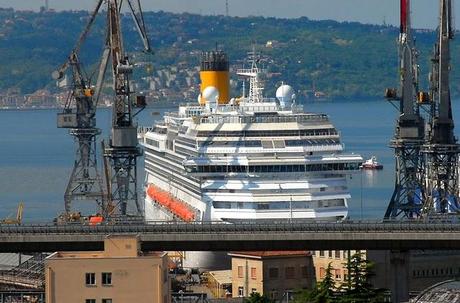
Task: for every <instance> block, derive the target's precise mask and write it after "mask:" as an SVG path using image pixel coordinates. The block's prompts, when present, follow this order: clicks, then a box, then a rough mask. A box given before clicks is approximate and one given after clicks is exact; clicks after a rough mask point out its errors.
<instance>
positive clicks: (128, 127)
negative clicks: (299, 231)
mask: <svg viewBox="0 0 460 303" xmlns="http://www.w3.org/2000/svg"><path fill="white" fill-rule="evenodd" d="M122 3H123V1H121V0H120V1H119V0H107V1H106V0H98V1H97V4H96V8H95V9H94V11H93V13H92V14H91V16H90V18H89V21H88V23H87V26H86V28H85V29H84V31H83V32H82V34H81V35H80V38H79V40H78V41H77V44H76V46H75V47H74V49H73V50H72V52H71V55H70V57H69V60H68V61H66V63H64V65H63V66H62V67H61V68H60V69H59V70H58V71H56V72H55V73H53V77H54V78H55V79H56V80H62V79H63V78H64V76H65V72H66V71H67V69H68V68H69V67H71V68H72V77H73V85H72V95H71V98H69V100H68V102H67V104H66V108H65V110H64V113H62V114H60V115H59V117H58V126H59V127H62V128H70V129H71V131H70V134H71V135H72V136H74V137H75V139H76V141H77V143H78V148H77V156H76V161H75V165H74V169H73V171H72V175H71V178H70V181H69V185H68V187H67V190H66V193H65V209H66V212H67V214H69V213H70V212H71V211H72V204H73V201H74V200H79V199H85V200H95V201H96V202H97V205H98V207H99V209H100V213H101V214H102V215H103V216H104V217H110V216H115V215H121V216H125V215H126V214H127V209H128V205H135V207H136V211H137V215H138V214H139V213H140V212H141V208H140V206H139V202H138V197H137V172H136V168H137V158H138V157H139V156H140V155H142V150H141V149H140V147H139V145H138V140H137V127H136V125H134V123H133V118H134V117H135V115H136V114H137V113H138V112H137V113H133V112H134V110H133V107H134V106H136V105H137V106H139V107H141V109H143V108H144V107H145V98H142V97H138V98H137V99H136V101H137V102H133V97H132V95H133V93H134V91H133V90H132V88H131V83H130V81H131V74H132V73H133V68H134V66H133V64H132V63H131V62H130V61H129V57H128V56H127V55H126V54H125V52H124V48H123V39H122V34H121V32H122V30H121V9H122V7H121V4H122ZM124 3H127V5H128V8H129V10H130V12H131V15H132V17H133V20H134V24H135V26H136V28H137V30H138V32H139V34H140V36H141V39H142V41H143V44H144V50H145V51H146V52H150V43H149V40H148V38H147V34H146V26H145V23H144V18H143V14H142V10H141V5H140V0H126V1H124ZM104 4H107V35H106V41H105V49H104V52H103V54H102V59H101V62H100V66H99V73H98V77H97V81H96V85H95V87H94V88H93V87H92V86H91V84H90V81H89V80H88V79H87V77H85V75H84V73H83V71H82V67H81V64H80V62H79V61H78V53H79V51H80V48H81V46H82V44H83V43H84V41H85V40H86V38H87V36H88V34H89V32H90V30H91V28H92V25H93V24H94V22H95V20H96V17H97V15H98V14H99V12H100V10H101V8H102V6H103V5H104ZM110 59H111V60H110ZM109 62H111V64H110V65H111V67H112V68H111V70H112V74H113V90H114V93H115V97H114V102H113V116H112V134H111V139H110V141H109V144H108V145H105V144H104V145H103V150H104V157H105V158H104V159H105V161H104V163H105V164H106V165H105V168H106V169H105V183H106V184H105V185H106V187H104V186H103V182H102V178H101V176H100V174H99V173H98V170H97V160H96V159H97V153H96V137H97V136H98V135H99V134H100V130H99V129H97V128H96V127H95V125H96V118H95V116H96V108H97V103H98V100H99V97H100V95H101V91H102V87H103V84H104V80H105V74H106V70H107V67H108V66H109ZM64 79H65V78H64ZM73 101H75V102H73ZM74 103H75V105H76V109H73V107H72V105H73V104H74ZM109 166H110V168H111V169H110V168H109ZM104 189H105V190H104Z"/></svg>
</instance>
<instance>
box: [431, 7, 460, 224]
mask: <svg viewBox="0 0 460 303" xmlns="http://www.w3.org/2000/svg"><path fill="white" fill-rule="evenodd" d="M439 20H440V25H439V36H438V42H437V43H436V44H435V47H434V53H433V58H432V60H431V61H432V71H431V74H430V85H431V88H430V90H431V92H430V93H431V99H432V100H433V102H432V107H431V117H430V121H429V124H428V125H429V129H428V130H427V135H426V144H425V146H424V148H423V153H424V154H425V155H426V179H425V182H426V184H425V187H426V201H425V203H424V206H423V213H425V214H428V215H429V214H433V213H458V212H459V211H460V208H459V204H458V194H459V188H458V186H459V183H458V182H459V181H458V177H459V175H458V161H459V154H460V145H459V144H458V143H457V138H456V137H455V135H454V120H453V116H452V104H451V96H450V79H449V74H450V62H451V60H450V43H451V40H452V39H453V38H454V33H455V29H454V26H453V11H452V0H440V19H439Z"/></svg>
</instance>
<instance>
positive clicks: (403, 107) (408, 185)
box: [385, 0, 424, 219]
mask: <svg viewBox="0 0 460 303" xmlns="http://www.w3.org/2000/svg"><path fill="white" fill-rule="evenodd" d="M399 55H400V89H401V95H400V96H397V93H396V90H395V89H389V90H387V92H386V97H387V98H388V99H389V100H391V101H399V106H398V110H399V114H400V115H399V118H398V122H397V126H396V131H395V135H394V138H393V140H392V141H391V143H390V146H391V147H392V148H393V149H394V150H395V159H396V177H395V188H394V192H393V195H392V197H391V200H390V203H389V205H388V208H387V211H386V213H385V218H387V219H388V218H393V219H395V218H400V217H405V218H413V217H418V216H419V215H420V212H421V208H422V201H423V171H424V161H423V157H422V155H421V153H420V150H421V147H422V146H423V144H424V120H423V118H422V117H421V115H420V104H419V102H418V94H419V91H418V65H417V50H416V49H415V46H414V40H413V38H412V33H411V22H410V0H401V29H400V35H399Z"/></svg>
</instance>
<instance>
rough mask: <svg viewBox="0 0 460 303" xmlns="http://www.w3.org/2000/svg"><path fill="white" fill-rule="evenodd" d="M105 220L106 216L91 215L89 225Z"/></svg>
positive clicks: (98, 223)
mask: <svg viewBox="0 0 460 303" xmlns="http://www.w3.org/2000/svg"><path fill="white" fill-rule="evenodd" d="M103 222H104V217H102V216H99V215H96V216H91V217H89V225H101V224H102V223H103Z"/></svg>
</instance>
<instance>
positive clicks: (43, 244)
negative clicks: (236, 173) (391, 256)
mask: <svg viewBox="0 0 460 303" xmlns="http://www.w3.org/2000/svg"><path fill="white" fill-rule="evenodd" d="M109 235H139V237H140V239H141V241H142V248H143V250H189V251H193V250H207V251H229V250H291V249H292V250H298V249H308V250H332V249H341V250H342V249H370V250H388V249H389V250H411V249H460V224H443V223H421V222H391V223H375V222H343V223H283V224H280V223H277V224H268V223H257V224H256V223H255V224H223V223H213V222H210V223H200V224H196V223H195V224H186V223H166V222H161V223H152V224H116V225H97V226H89V225H73V224H70V225H52V224H35V225H23V226H0V252H52V251H80V250H81V251H88V250H103V241H104V239H105V238H106V237H107V236H109Z"/></svg>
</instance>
